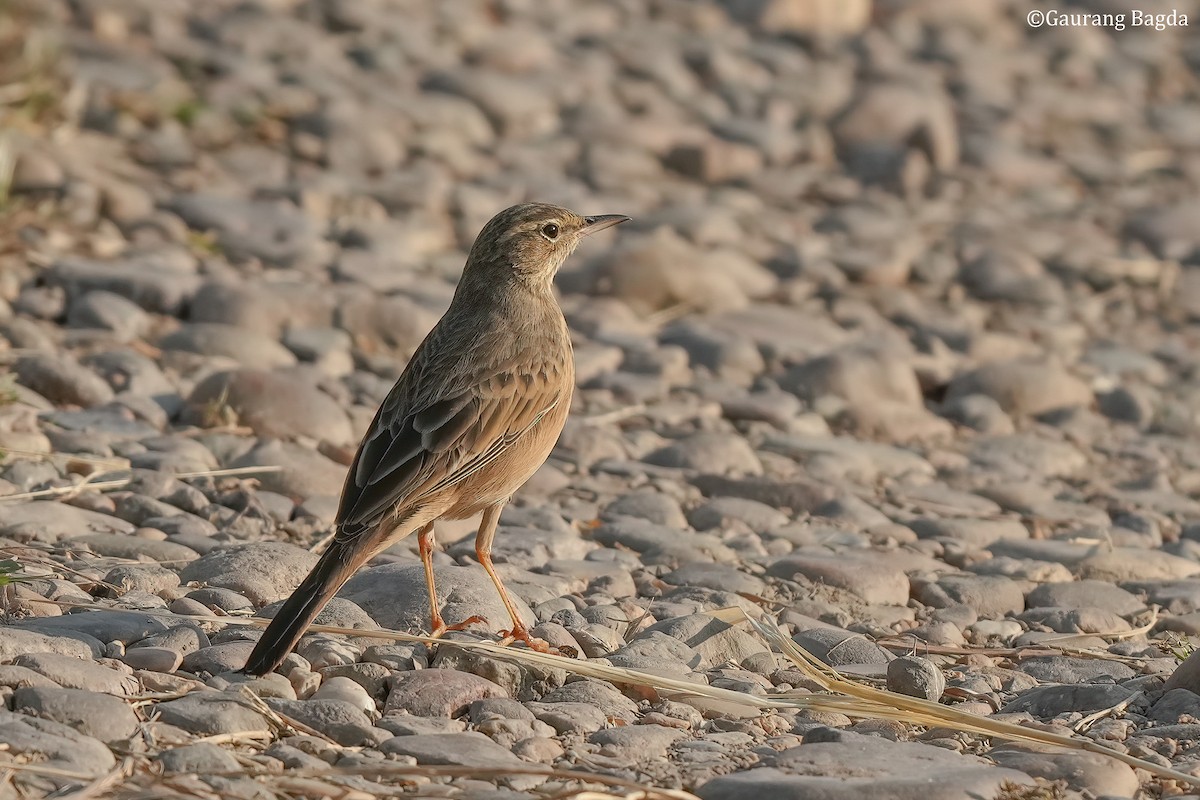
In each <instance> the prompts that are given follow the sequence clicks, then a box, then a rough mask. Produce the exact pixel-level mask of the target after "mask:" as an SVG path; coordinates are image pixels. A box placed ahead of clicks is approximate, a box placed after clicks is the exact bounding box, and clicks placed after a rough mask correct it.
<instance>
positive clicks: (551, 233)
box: [542, 222, 558, 242]
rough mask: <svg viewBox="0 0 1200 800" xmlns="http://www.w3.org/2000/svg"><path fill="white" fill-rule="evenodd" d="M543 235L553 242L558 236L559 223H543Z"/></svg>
mask: <svg viewBox="0 0 1200 800" xmlns="http://www.w3.org/2000/svg"><path fill="white" fill-rule="evenodd" d="M542 236H545V237H546V238H547V239H549V240H550V241H552V242H553V241H554V240H555V239H557V238H558V223H555V222H547V223H546V224H545V225H543V226H542Z"/></svg>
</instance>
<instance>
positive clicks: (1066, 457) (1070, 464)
mask: <svg viewBox="0 0 1200 800" xmlns="http://www.w3.org/2000/svg"><path fill="white" fill-rule="evenodd" d="M967 455H968V458H969V459H970V461H971V464H972V466H973V467H974V468H975V469H977V470H979V471H980V472H981V473H991V474H993V475H994V476H995V477H996V478H1007V479H1013V480H1042V479H1044V478H1069V477H1072V476H1075V475H1078V474H1079V473H1081V472H1083V471H1084V470H1086V469H1087V468H1088V465H1089V461H1088V457H1087V455H1085V454H1084V453H1083V451H1082V450H1080V449H1079V448H1078V447H1076V446H1075V445H1073V444H1070V443H1068V442H1057V441H1050V440H1048V439H1041V438H1038V437H1037V436H1035V435H1033V434H1030V433H1014V434H1011V435H1008V436H980V437H978V438H976V439H975V440H974V441H973V442H972V443H971V446H970V450H969V451H968V454H967Z"/></svg>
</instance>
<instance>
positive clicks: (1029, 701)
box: [1000, 683, 1134, 719]
mask: <svg viewBox="0 0 1200 800" xmlns="http://www.w3.org/2000/svg"><path fill="white" fill-rule="evenodd" d="M1133 692H1134V690H1133V689H1130V688H1127V687H1125V686H1117V685H1116V684H1111V683H1092V684H1082V685H1075V686H1071V685H1065V686H1038V687H1035V688H1033V689H1029V690H1028V691H1025V692H1022V693H1021V694H1020V695H1018V696H1017V697H1016V698H1015V699H1014V700H1012V701H1011V702H1010V703H1008V704H1007V705H1006V706H1004V707H1003V708H1002V709H1000V713H1002V714H1019V713H1021V712H1026V713H1029V714H1032V715H1033V716H1035V717H1038V718H1039V719H1047V718H1049V717H1054V716H1057V715H1058V714H1066V713H1069V712H1081V713H1084V714H1086V713H1088V712H1091V711H1099V710H1100V709H1103V708H1112V707H1113V706H1115V705H1117V704H1118V703H1120V702H1121V701H1123V700H1125V699H1126V698H1128V697H1129V696H1130V695H1132V694H1133Z"/></svg>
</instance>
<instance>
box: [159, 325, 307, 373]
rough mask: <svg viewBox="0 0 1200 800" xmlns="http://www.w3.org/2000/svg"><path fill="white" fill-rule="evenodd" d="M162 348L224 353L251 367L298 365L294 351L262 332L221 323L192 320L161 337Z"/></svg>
mask: <svg viewBox="0 0 1200 800" xmlns="http://www.w3.org/2000/svg"><path fill="white" fill-rule="evenodd" d="M157 345H158V347H160V348H162V349H163V350H182V351H185V353H196V354H198V355H208V356H224V357H227V359H233V360H234V361H238V362H240V363H241V365H244V366H245V367H247V368H251V369H272V368H276V367H290V366H293V365H295V363H296V357H295V356H294V355H293V354H292V351H290V350H288V349H287V348H286V347H283V345H282V344H280V343H278V342H277V341H275V339H272V338H269V337H266V336H263V335H262V333H258V332H256V331H252V330H247V329H244V327H236V326H234V325H221V324H218V323H191V324H187V325H184V326H181V327H180V329H179V330H176V331H174V332H172V333H168V335H167V336H163V337H162V338H160V339H158V342H157Z"/></svg>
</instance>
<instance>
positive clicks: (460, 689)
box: [383, 669, 508, 717]
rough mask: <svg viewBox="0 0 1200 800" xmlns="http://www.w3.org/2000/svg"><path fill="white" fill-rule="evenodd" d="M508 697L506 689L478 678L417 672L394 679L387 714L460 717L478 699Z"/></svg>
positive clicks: (444, 671)
mask: <svg viewBox="0 0 1200 800" xmlns="http://www.w3.org/2000/svg"><path fill="white" fill-rule="evenodd" d="M491 697H508V692H507V691H506V690H505V689H504V687H502V686H500V685H498V684H496V683H494V682H492V681H490V680H488V679H486V678H482V677H480V676H478V675H473V674H471V673H469V672H460V671H458V670H452V669H430V670H418V671H416V672H410V673H404V674H398V675H395V676H394V677H393V678H392V680H391V688H390V689H389V691H388V698H387V703H386V704H385V706H384V710H383V713H384V714H385V715H394V714H397V713H400V712H405V713H409V714H413V715H415V716H420V717H457V716H460V715H461V714H464V713H466V711H467V709H468V707H469V706H470V705H471V704H472V703H474V702H476V701H479V700H484V699H487V698H491Z"/></svg>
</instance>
